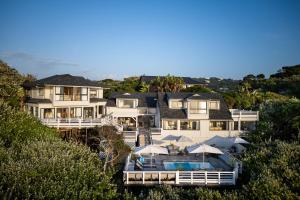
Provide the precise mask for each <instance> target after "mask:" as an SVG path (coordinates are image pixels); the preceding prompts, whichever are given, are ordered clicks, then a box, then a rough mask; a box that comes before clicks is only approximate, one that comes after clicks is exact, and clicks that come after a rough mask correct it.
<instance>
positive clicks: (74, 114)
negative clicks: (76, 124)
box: [70, 108, 82, 118]
mask: <svg viewBox="0 0 300 200" xmlns="http://www.w3.org/2000/svg"><path fill="white" fill-rule="evenodd" d="M81 115H82V109H81V108H71V109H70V118H81Z"/></svg>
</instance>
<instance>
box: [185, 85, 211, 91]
mask: <svg viewBox="0 0 300 200" xmlns="http://www.w3.org/2000/svg"><path fill="white" fill-rule="evenodd" d="M181 91H182V92H193V93H212V92H213V90H211V89H210V88H207V87H205V86H201V85H195V86H192V87H188V88H185V89H183V90H181Z"/></svg>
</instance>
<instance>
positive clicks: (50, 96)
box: [26, 74, 106, 128]
mask: <svg viewBox="0 0 300 200" xmlns="http://www.w3.org/2000/svg"><path fill="white" fill-rule="evenodd" d="M105 104H106V100H105V99H103V88H102V87H100V86H99V85H98V84H97V83H96V82H93V81H90V80H88V79H85V78H83V77H79V76H71V75H69V74H64V75H54V76H50V77H48V78H44V79H40V80H38V81H36V82H35V83H34V85H31V87H30V88H29V89H28V90H27V100H26V109H27V110H28V112H30V113H32V114H33V115H34V116H36V117H37V118H39V119H40V120H41V121H42V122H44V123H45V124H47V125H49V126H53V127H57V128H62V127H70V128H72V127H73V128H81V127H92V126H95V125H99V123H100V120H99V119H101V118H102V117H103V116H104V115H105Z"/></svg>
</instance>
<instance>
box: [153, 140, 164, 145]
mask: <svg viewBox="0 0 300 200" xmlns="http://www.w3.org/2000/svg"><path fill="white" fill-rule="evenodd" d="M163 143H164V142H163V141H161V140H152V144H153V145H161V144H163Z"/></svg>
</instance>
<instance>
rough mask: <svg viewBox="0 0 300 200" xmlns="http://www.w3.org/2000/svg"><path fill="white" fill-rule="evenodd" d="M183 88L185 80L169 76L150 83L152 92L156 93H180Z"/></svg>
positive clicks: (157, 78)
mask: <svg viewBox="0 0 300 200" xmlns="http://www.w3.org/2000/svg"><path fill="white" fill-rule="evenodd" d="M182 88H183V79H182V78H180V77H175V76H171V75H169V74H168V75H167V76H165V77H162V78H161V77H156V78H155V79H154V80H152V81H151V83H150V90H151V91H154V92H179V91H180V90H181V89H182Z"/></svg>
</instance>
